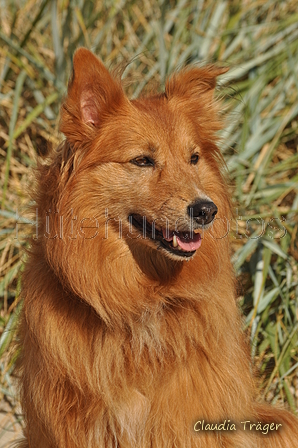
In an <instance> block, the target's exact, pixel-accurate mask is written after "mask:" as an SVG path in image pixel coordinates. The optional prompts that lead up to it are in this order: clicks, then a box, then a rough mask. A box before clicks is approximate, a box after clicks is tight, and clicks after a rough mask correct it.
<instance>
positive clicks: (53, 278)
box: [19, 48, 298, 448]
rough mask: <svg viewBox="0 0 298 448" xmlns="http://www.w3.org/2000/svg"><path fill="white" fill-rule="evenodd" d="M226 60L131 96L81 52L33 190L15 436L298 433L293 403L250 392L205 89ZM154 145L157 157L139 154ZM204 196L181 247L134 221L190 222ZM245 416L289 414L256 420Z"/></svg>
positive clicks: (191, 437) (60, 440) (268, 441)
mask: <svg viewBox="0 0 298 448" xmlns="http://www.w3.org/2000/svg"><path fill="white" fill-rule="evenodd" d="M222 72H224V70H223V69H219V68H216V67H214V66H207V67H204V68H190V69H188V70H184V71H181V72H180V73H178V74H175V75H174V76H173V77H172V78H170V79H169V80H168V81H167V83H166V87H165V93H164V94H157V95H153V96H150V97H146V98H143V99H139V100H136V101H129V100H128V99H127V97H126V96H125V95H124V93H123V90H122V88H121V84H120V81H119V80H118V79H117V78H116V77H113V76H112V75H111V74H110V73H109V72H108V71H107V70H106V69H105V67H104V66H103V64H102V63H101V62H100V61H99V60H98V59H97V58H96V57H95V56H94V55H93V54H92V53H91V52H89V51H88V50H86V49H83V48H81V49H79V50H77V52H76V53H75V56H74V72H73V75H72V79H71V81H70V83H69V88H68V95H67V97H66V99H65V101H64V103H63V105H62V108H61V125H60V129H61V131H62V132H63V133H64V135H65V137H66V140H65V142H64V143H63V144H62V145H61V146H60V147H59V148H58V150H56V151H53V153H52V154H51V155H50V157H49V159H48V161H47V163H45V164H44V165H41V166H39V169H38V175H37V187H36V192H35V196H34V199H35V201H36V207H37V209H38V215H39V235H38V238H36V239H35V240H32V247H31V250H30V254H29V258H28V261H27V264H26V268H25V272H24V275H23V297H24V307H23V312H22V321H21V325H20V340H21V344H22V350H21V356H20V361H19V364H20V365H19V369H20V376H21V394H22V406H23V410H24V414H25V421H26V431H25V436H26V440H23V441H22V442H20V444H19V447H23V448H28V447H30V448H114V447H115V448H116V447H117V448H132V447H138V448H206V447H210V448H219V447H221V448H232V447H233V448H236V447H237V448H240V447H241V448H256V447H259V448H264V447H272V446H274V447H275V448H293V447H294V446H298V428H297V420H296V418H295V417H294V416H293V415H291V414H290V413H289V412H287V411H284V410H277V409H274V408H273V407H270V406H268V405H266V404H260V403H258V402H257V397H256V388H255V385H254V380H253V378H252V375H251V368H250V364H249V354H248V348H247V345H246V343H245V341H244V336H243V334H242V333H241V319H240V317H239V312H238V309H237V306H236V303H235V295H234V273H233V269H232V266H231V263H230V251H229V239H228V237H227V236H225V235H226V232H227V222H228V219H229V218H230V208H231V207H230V202H229V195H228V191H227V186H226V183H225V179H224V176H223V174H222V168H223V162H222V158H221V156H220V153H219V150H218V147H217V137H216V133H217V131H218V130H219V129H220V128H221V126H222V124H221V120H220V118H219V114H218V108H219V105H218V103H216V102H215V101H214V99H213V92H214V88H215V84H216V76H217V75H219V74H220V73H222ZM194 153H198V154H199V157H200V158H199V161H198V163H197V164H195V163H193V164H191V163H190V162H189V160H190V157H191V155H192V154H194ZM148 154H149V155H150V156H151V157H152V159H154V167H153V166H140V158H141V159H142V158H144V157H147V159H145V162H144V161H143V162H144V163H147V161H148ZM138 158H139V159H138ZM135 159H137V163H138V164H139V166H137V165H136V164H135V163H131V162H132V161H134V160H135ZM141 162H142V160H141ZM200 197H203V198H206V197H208V198H211V199H212V201H213V202H214V203H215V204H216V205H217V206H218V209H219V211H218V217H219V218H221V219H217V220H216V221H215V222H214V225H213V226H212V228H210V229H209V230H207V231H204V232H203V231H202V232H203V233H204V234H202V244H201V247H200V248H199V249H198V250H197V251H196V253H195V254H194V256H193V257H192V258H191V257H190V258H191V259H190V260H189V261H185V260H184V259H182V258H181V257H180V255H179V254H178V256H176V255H175V254H173V253H169V252H167V250H165V249H164V248H162V247H159V244H158V242H156V241H154V239H151V238H149V237H148V235H147V236H146V238H144V235H143V236H142V235H140V234H138V233H137V232H136V229H135V228H134V229H132V228H131V226H130V225H129V222H128V216H130V214H131V213H138V214H139V215H141V216H146V219H147V222H153V221H154V220H155V222H156V229H157V230H160V229H161V228H163V227H164V222H165V221H164V220H165V219H167V220H168V223H169V228H170V229H174V225H175V223H177V221H178V224H177V229H178V230H181V231H184V232H185V231H187V228H188V226H187V225H186V224H185V221H183V219H181V217H182V218H183V217H185V214H186V207H187V206H188V205H189V204H192V203H193V201H195V200H196V199H197V198H200ZM180 221H181V222H180ZM119 232H120V233H119ZM179 257H180V258H179ZM202 420H204V422H205V423H207V422H213V423H218V424H219V423H222V422H224V421H225V420H226V422H228V420H229V421H230V424H232V423H234V424H235V426H236V431H229V430H223V431H208V430H206V431H204V430H201V431H194V425H195V423H196V422H198V421H202ZM243 421H251V422H254V423H257V422H261V423H262V425H264V424H266V423H273V422H274V423H278V424H282V426H281V427H280V428H279V429H278V430H272V431H269V432H268V434H267V435H265V434H262V433H261V431H254V430H248V429H247V428H246V430H245V431H244V430H243V424H241V422H243ZM264 432H265V431H264Z"/></svg>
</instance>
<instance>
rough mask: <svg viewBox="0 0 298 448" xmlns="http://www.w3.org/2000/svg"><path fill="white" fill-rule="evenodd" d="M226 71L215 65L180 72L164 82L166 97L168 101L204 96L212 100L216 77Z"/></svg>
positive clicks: (224, 68)
mask: <svg viewBox="0 0 298 448" xmlns="http://www.w3.org/2000/svg"><path fill="white" fill-rule="evenodd" d="M228 70H229V69H228V68H226V67H216V66H215V65H206V66H205V67H192V68H190V69H188V68H187V69H185V70H182V71H180V72H179V73H176V74H174V75H173V76H172V77H171V78H170V79H168V81H167V82H166V87H165V94H166V97H167V98H168V99H171V98H184V99H188V98H189V99H190V98H192V99H193V100H196V99H199V97H201V96H202V95H204V97H205V98H206V99H209V100H212V98H213V94H214V89H215V87H216V77H217V76H219V75H221V74H223V73H226V72H227V71H228Z"/></svg>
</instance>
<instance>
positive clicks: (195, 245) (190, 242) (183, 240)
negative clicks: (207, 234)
mask: <svg viewBox="0 0 298 448" xmlns="http://www.w3.org/2000/svg"><path fill="white" fill-rule="evenodd" d="M186 235H187V234H186ZM176 237H177V243H178V245H179V247H181V249H183V250H185V251H186V252H192V251H193V250H197V249H199V247H200V246H201V242H202V241H201V235H200V234H199V233H194V234H193V238H191V239H190V238H188V237H185V236H184V235H183V234H182V233H181V232H180V233H179V236H178V235H176Z"/></svg>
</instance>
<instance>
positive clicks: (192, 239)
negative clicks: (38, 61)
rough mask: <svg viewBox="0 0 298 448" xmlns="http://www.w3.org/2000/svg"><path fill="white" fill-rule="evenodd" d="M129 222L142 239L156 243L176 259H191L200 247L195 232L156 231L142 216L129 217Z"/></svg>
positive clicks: (162, 229) (199, 239)
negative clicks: (148, 239) (176, 257)
mask: <svg viewBox="0 0 298 448" xmlns="http://www.w3.org/2000/svg"><path fill="white" fill-rule="evenodd" d="M129 222H130V224H132V225H133V226H134V227H135V228H136V229H137V230H138V231H139V232H141V235H142V236H143V238H145V237H147V238H150V239H151V240H153V241H156V242H157V243H158V245H159V246H160V247H162V248H163V249H166V250H167V251H168V252H170V253H171V254H174V255H176V256H178V257H181V258H191V257H192V256H193V255H194V254H195V252H196V250H197V249H199V248H200V246H201V242H202V239H201V235H200V233H198V231H197V230H195V231H192V232H190V231H187V232H182V231H179V232H178V231H176V230H170V229H166V228H161V229H158V228H156V226H155V224H154V223H153V225H151V224H150V223H148V222H147V221H146V220H145V219H144V217H143V216H140V215H137V214H133V215H130V216H129Z"/></svg>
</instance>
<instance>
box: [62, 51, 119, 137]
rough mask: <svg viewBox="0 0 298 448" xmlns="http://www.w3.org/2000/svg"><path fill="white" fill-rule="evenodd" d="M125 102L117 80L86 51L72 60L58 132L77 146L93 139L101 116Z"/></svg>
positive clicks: (77, 52)
mask: <svg viewBox="0 0 298 448" xmlns="http://www.w3.org/2000/svg"><path fill="white" fill-rule="evenodd" d="M124 100H125V95H124V93H123V91H122V87H121V84H120V80H116V79H114V78H113V77H112V75H111V74H110V73H109V72H108V70H107V69H106V68H105V66H104V65H103V63H102V62H101V61H100V60H99V59H98V58H97V57H96V56H95V55H94V54H93V53H92V52H91V51H89V50H87V49H86V48H79V49H78V50H77V51H76V52H75V54H74V57H73V72H72V76H71V78H70V80H69V84H68V92H67V97H66V99H65V101H64V103H63V105H62V107H61V120H60V130H61V132H63V133H64V135H65V136H66V138H67V140H68V141H69V142H70V143H71V144H78V145H79V144H81V143H82V142H86V141H88V139H89V140H90V139H91V138H92V136H94V131H96V130H97V129H98V128H99V127H100V125H101V123H102V122H103V121H104V118H105V116H106V115H107V114H108V113H109V111H113V110H115V109H116V108H117V106H120V105H121V103H122V102H123V101H124Z"/></svg>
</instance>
